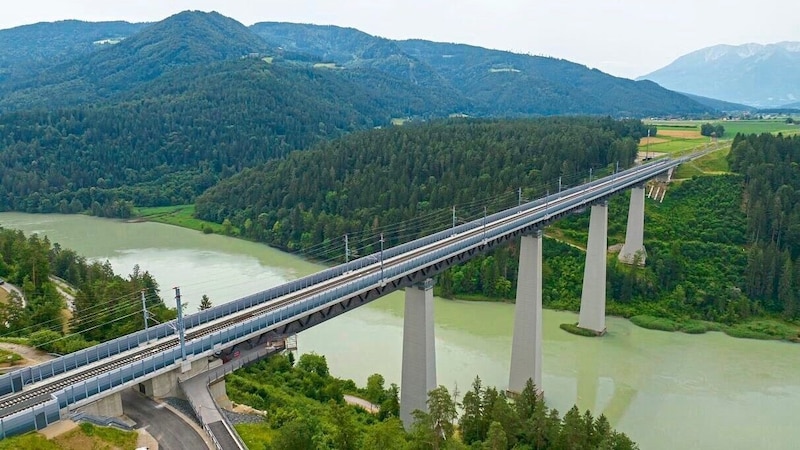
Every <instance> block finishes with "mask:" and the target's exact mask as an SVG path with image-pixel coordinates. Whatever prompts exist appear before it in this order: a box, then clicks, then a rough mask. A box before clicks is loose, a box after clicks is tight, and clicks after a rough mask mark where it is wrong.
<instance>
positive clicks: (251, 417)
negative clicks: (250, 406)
mask: <svg viewBox="0 0 800 450" xmlns="http://www.w3.org/2000/svg"><path fill="white" fill-rule="evenodd" d="M222 413H223V414H225V417H227V418H228V420H229V421H230V422H231V423H232V424H233V425H238V424H240V423H263V422H264V416H260V415H258V414H241V413H236V412H233V411H228V410H227V409H223V410H222Z"/></svg>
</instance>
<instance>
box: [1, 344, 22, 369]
mask: <svg viewBox="0 0 800 450" xmlns="http://www.w3.org/2000/svg"><path fill="white" fill-rule="evenodd" d="M19 361H22V356H19V355H18V354H16V353H14V352H11V351H8V350H3V349H1V348H0V365H3V366H13V365H14V364H16V363H17V362H19Z"/></svg>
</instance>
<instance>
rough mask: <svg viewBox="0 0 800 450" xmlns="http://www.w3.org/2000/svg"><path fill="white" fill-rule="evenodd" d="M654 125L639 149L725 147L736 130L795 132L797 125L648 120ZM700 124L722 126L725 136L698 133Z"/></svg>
mask: <svg viewBox="0 0 800 450" xmlns="http://www.w3.org/2000/svg"><path fill="white" fill-rule="evenodd" d="M646 123H650V124H653V125H655V126H656V127H657V128H658V132H657V134H656V135H655V136H654V137H653V136H651V137H650V139H651V140H650V143H649V144H648V141H647V138H643V139H642V140H641V142H640V143H639V152H648V151H649V152H654V153H668V154H673V155H674V154H676V153H684V152H691V151H699V150H703V149H706V148H714V147H719V148H722V147H728V146H730V142H731V141H732V140H733V138H734V137H735V136H736V134H737V133H744V134H751V133H783V134H796V133H798V132H800V126H798V125H795V124H788V123H786V121H785V120H784V119H773V120H665V121H649V122H646ZM704 123H711V124H713V125H722V126H723V127H724V128H725V135H724V136H723V138H722V139H719V140H718V141H713V140H712V139H711V138H710V137H708V136H702V135H701V134H700V126H701V125H702V124H704Z"/></svg>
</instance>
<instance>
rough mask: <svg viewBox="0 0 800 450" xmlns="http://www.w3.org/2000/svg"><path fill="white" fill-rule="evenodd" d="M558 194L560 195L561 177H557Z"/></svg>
mask: <svg viewBox="0 0 800 450" xmlns="http://www.w3.org/2000/svg"><path fill="white" fill-rule="evenodd" d="M558 193H559V194H561V177H558Z"/></svg>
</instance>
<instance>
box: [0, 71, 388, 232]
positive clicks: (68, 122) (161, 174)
mask: <svg viewBox="0 0 800 450" xmlns="http://www.w3.org/2000/svg"><path fill="white" fill-rule="evenodd" d="M213 69H214V71H213V72H211V73H206V72H205V71H203V72H202V73H194V72H192V71H186V72H181V73H180V74H173V75H171V76H165V77H164V79H162V80H160V81H159V82H156V83H153V84H152V85H151V86H149V87H148V88H147V89H146V90H143V91H141V92H137V93H134V94H131V99H130V100H129V101H125V102H122V103H118V104H112V105H107V106H96V107H95V106H86V107H79V108H75V109H67V110H55V111H35V112H18V113H9V114H3V115H0V167H2V168H3V177H2V182H0V210H9V209H10V210H16V211H25V212H63V213H76V212H83V211H85V210H90V211H91V212H92V213H93V214H95V215H104V216H117V217H120V216H122V217H124V216H125V214H127V213H129V210H130V206H131V204H134V203H135V204H136V205H137V206H156V205H169V204H176V203H177V204H181V203H188V202H191V201H193V199H194V197H195V196H196V195H198V194H199V193H201V192H203V191H204V190H205V189H207V188H208V187H210V186H212V185H213V184H214V183H216V181H217V180H218V179H219V178H224V177H226V176H230V175H232V174H234V173H236V172H238V171H240V170H242V169H243V168H245V167H249V166H252V165H256V164H259V163H264V162H266V161H268V160H270V159H273V158H279V157H281V156H284V155H286V154H287V153H289V152H290V151H291V150H294V149H302V148H307V147H309V146H311V145H312V144H314V143H316V142H318V141H320V140H322V139H331V138H334V137H338V136H340V135H342V134H343V133H346V132H350V131H353V130H357V129H363V128H372V127H373V126H375V125H377V124H382V123H388V121H389V119H390V117H391V115H392V114H391V112H390V111H388V110H387V109H386V108H385V107H384V105H383V104H381V103H380V102H378V101H375V100H373V99H372V97H371V96H370V95H368V94H367V93H365V92H361V91H359V90H358V89H355V88H354V87H353V86H352V84H351V83H349V82H347V80H345V79H343V78H342V77H340V76H337V75H335V74H333V73H327V72H323V73H317V72H315V71H311V70H305V69H299V68H281V67H277V66H270V65H267V64H266V63H264V62H263V61H258V60H241V61H234V62H228V63H220V64H219V65H218V66H215V67H213ZM178 77H180V78H181V79H180V80H179V81H178V80H175V78H178ZM183 77H186V78H183ZM173 82H174V83H173ZM228 84H231V85H234V86H236V88H229V89H225V88H223V86H224V85H228ZM343 94H349V95H348V97H349V101H348V102H342V101H340V97H338V95H343ZM120 209H122V210H123V212H119V210H120Z"/></svg>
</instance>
